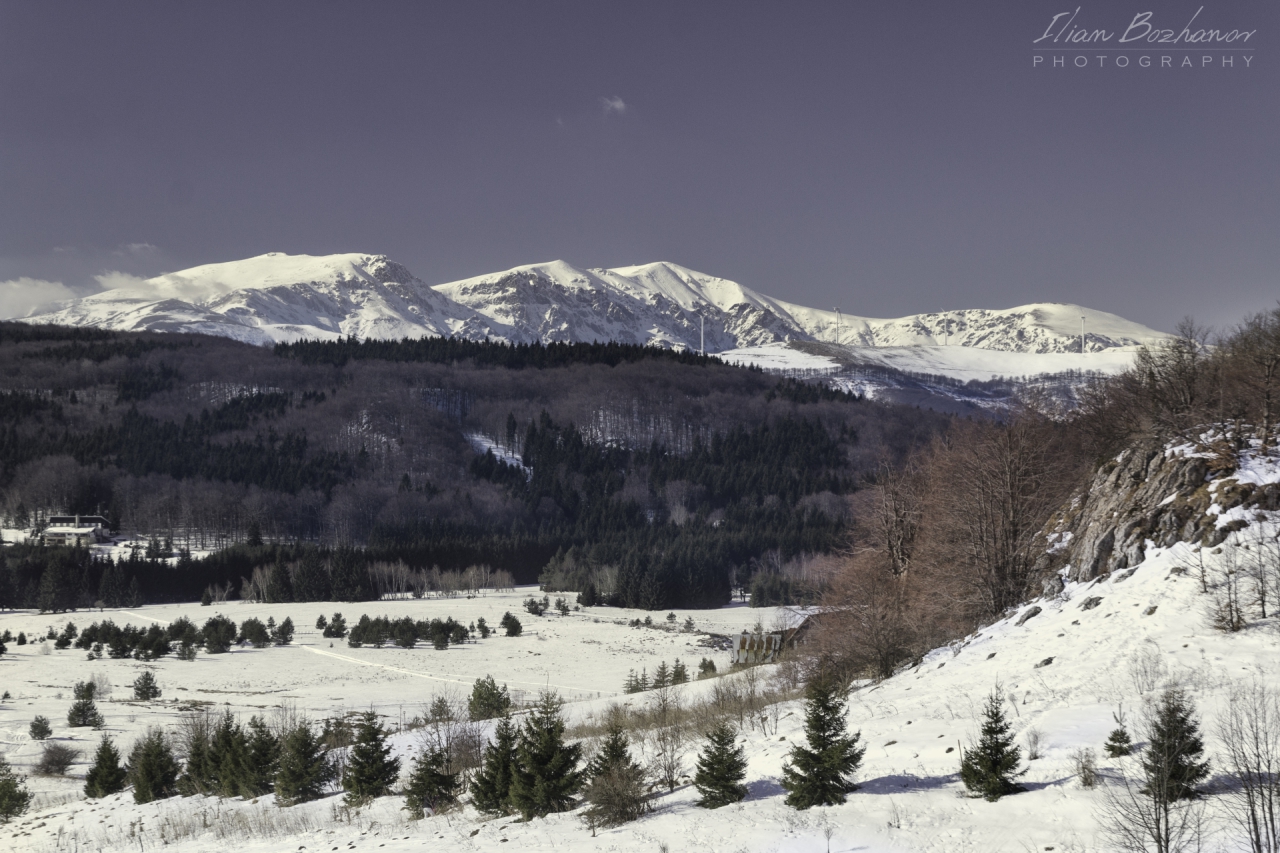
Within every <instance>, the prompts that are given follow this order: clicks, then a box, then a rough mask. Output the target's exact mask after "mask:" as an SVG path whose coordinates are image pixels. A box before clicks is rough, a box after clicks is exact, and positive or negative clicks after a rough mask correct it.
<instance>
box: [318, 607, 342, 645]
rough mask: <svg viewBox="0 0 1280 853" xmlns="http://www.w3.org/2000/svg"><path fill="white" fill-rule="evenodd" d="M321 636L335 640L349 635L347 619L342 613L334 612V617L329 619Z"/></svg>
mask: <svg viewBox="0 0 1280 853" xmlns="http://www.w3.org/2000/svg"><path fill="white" fill-rule="evenodd" d="M321 636H324V637H328V638H329V639H333V640H341V639H342V638H343V637H345V636H347V620H346V619H343V618H342V614H341V613H335V614H333V618H332V619H330V620H329V624H328V625H326V626H325V627H324V629H323V631H322V632H321Z"/></svg>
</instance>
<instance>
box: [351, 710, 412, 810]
mask: <svg viewBox="0 0 1280 853" xmlns="http://www.w3.org/2000/svg"><path fill="white" fill-rule="evenodd" d="M399 775H400V759H398V758H392V757H391V747H390V746H389V745H388V744H387V732H386V731H385V730H384V729H383V728H382V723H380V722H378V718H377V716H376V715H375V714H374V713H373V712H372V711H366V712H365V713H363V714H361V715H360V721H359V722H358V723H357V724H356V742H355V743H354V744H353V745H352V747H351V755H350V757H349V758H348V760H347V772H346V775H345V776H343V778H342V787H343V789H344V790H346V792H347V796H346V801H347V804H348V805H352V806H357V805H363V804H364V803H367V802H369V801H370V800H372V799H373V798H374V797H381V796H385V795H386V794H389V793H391V786H392V785H394V784H395V783H396V779H397V778H398V777H399Z"/></svg>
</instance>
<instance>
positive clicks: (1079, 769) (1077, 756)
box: [1071, 747, 1098, 788]
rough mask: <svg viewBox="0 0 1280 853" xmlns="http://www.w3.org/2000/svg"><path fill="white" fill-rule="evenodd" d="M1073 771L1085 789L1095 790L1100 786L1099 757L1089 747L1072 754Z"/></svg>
mask: <svg viewBox="0 0 1280 853" xmlns="http://www.w3.org/2000/svg"><path fill="white" fill-rule="evenodd" d="M1071 769H1072V770H1073V771H1074V772H1075V774H1076V778H1077V779H1079V780H1080V786H1081V787H1083V788H1094V787H1096V786H1097V784H1098V757H1097V755H1096V754H1095V753H1094V751H1093V750H1092V749H1090V748H1089V747H1082V748H1080V749H1077V750H1075V751H1074V752H1072V753H1071Z"/></svg>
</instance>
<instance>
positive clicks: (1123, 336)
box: [777, 302, 1167, 354]
mask: <svg viewBox="0 0 1280 853" xmlns="http://www.w3.org/2000/svg"><path fill="white" fill-rule="evenodd" d="M777 306H778V310H779V311H782V312H785V313H787V314H788V315H789V316H790V317H792V318H793V319H794V322H795V323H796V324H797V325H799V326H801V327H803V328H804V329H805V330H806V332H808V333H809V335H810V336H811V338H812V339H813V340H819V341H830V342H833V343H839V344H843V345H847V346H857V347H906V346H961V347H972V348H976V349H990V350H1003V351H1006V352H1026V353H1077V354H1078V353H1079V352H1080V330H1081V324H1080V321H1081V318H1084V321H1085V323H1084V332H1085V351H1086V352H1101V351H1103V350H1108V349H1114V348H1117V347H1138V346H1143V345H1149V344H1154V343H1156V342H1158V341H1160V340H1162V339H1164V338H1165V337H1167V336H1166V335H1164V334H1161V333H1160V332H1156V331H1154V330H1152V329H1148V328H1146V327H1145V326H1141V325H1139V324H1138V323H1134V322H1131V321H1129V320H1126V319H1124V318H1123V317H1119V316H1117V315H1115V314H1109V313H1107V312H1105V311H1095V310H1093V309H1091V308H1082V307H1081V306H1079V305H1069V304H1062V303H1048V302H1043V303H1036V304H1031V305H1020V306H1018V307H1016V308H1007V309H1004V310H998V311H997V310H986V309H966V310H960V311H944V312H939V313H932V314H914V315H911V316H908V317H899V318H897V319H891V320H876V319H871V318H868V317H855V316H850V315H847V314H845V315H841V316H840V317H839V318H837V316H836V314H835V312H834V311H820V310H817V309H813V308H804V307H802V306H798V305H790V304H789V303H785V302H778V303H777ZM837 323H838V327H837Z"/></svg>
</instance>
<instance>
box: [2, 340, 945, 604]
mask: <svg viewBox="0 0 1280 853" xmlns="http://www.w3.org/2000/svg"><path fill="white" fill-rule="evenodd" d="M0 368H2V374H0V375H2V376H3V379H2V380H0V383H2V388H0V390H2V391H3V393H0V489H2V490H3V491H2V494H0V513H2V514H3V521H4V526H6V527H8V528H11V529H12V528H18V529H32V528H39V527H40V526H41V525H42V524H43V523H44V520H45V519H46V518H48V517H49V516H50V515H52V514H65V513H82V514H103V515H106V516H107V517H108V518H109V519H110V520H111V522H112V524H113V526H114V527H115V529H116V530H117V531H119V532H121V533H138V534H141V535H143V536H145V537H148V538H149V537H153V536H154V537H155V538H156V539H157V541H159V542H161V543H163V542H171V543H172V544H173V549H174V550H173V551H172V552H170V551H169V550H168V549H167V548H166V549H165V553H166V554H168V553H174V554H177V553H179V552H180V551H183V550H191V551H195V552H197V553H200V552H208V551H216V550H219V549H226V548H228V547H230V546H232V545H235V544H237V543H240V544H244V545H246V547H245V548H240V549H238V550H236V551H235V552H232V553H234V554H236V555H237V556H236V557H235V558H234V559H233V560H230V561H227V560H224V561H223V563H222V564H220V565H222V566H223V568H222V569H221V570H220V571H221V572H222V575H224V576H218V573H217V572H214V575H210V574H209V570H207V569H201V570H200V571H196V570H195V569H194V568H192V565H193V564H190V563H187V562H185V561H184V567H183V569H182V570H181V571H182V573H183V576H182V577H172V578H171V577H167V576H166V575H165V574H164V573H165V571H168V570H166V569H163V568H160V567H159V566H160V565H162V564H157V567H156V568H153V569H148V570H146V571H142V570H141V569H140V568H137V564H136V561H135V568H134V569H130V570H128V571H127V572H126V575H127V577H123V578H122V579H121V581H120V586H121V587H122V588H123V589H124V590H126V591H127V590H128V588H129V586H130V581H131V580H132V579H133V578H136V579H137V580H138V582H139V584H140V585H141V588H140V592H139V595H140V596H141V597H142V598H143V599H149V598H152V597H164V598H168V599H174V598H182V597H184V596H186V597H193V596H194V597H198V596H199V595H200V592H201V591H202V590H203V588H204V586H205V585H207V584H210V583H214V582H217V581H222V582H236V581H238V580H239V578H240V577H241V576H246V577H247V576H248V575H249V574H251V573H252V570H253V568H254V567H255V566H258V565H266V564H275V563H276V562H277V561H284V562H290V561H294V562H296V561H297V560H300V559H301V556H300V555H301V554H302V553H303V550H299V549H300V548H302V546H312V547H318V548H321V549H323V550H322V559H323V561H324V562H325V564H326V566H327V565H328V564H329V563H330V562H332V559H331V558H332V554H331V549H333V548H336V547H340V546H341V547H349V548H352V549H355V551H354V552H353V553H356V554H357V555H358V556H357V557H356V559H358V560H363V561H392V562H394V561H404V562H405V563H406V564H407V565H408V566H409V567H410V568H411V569H419V568H421V569H429V568H430V567H432V566H439V567H441V568H443V569H461V568H464V567H466V566H469V565H474V564H486V565H488V566H490V567H492V568H493V569H504V570H507V571H510V572H511V573H512V574H513V575H514V576H515V577H516V579H517V580H518V581H521V582H531V581H533V580H535V579H537V578H538V577H539V575H540V574H541V573H542V572H543V570H544V569H545V568H546V567H547V566H548V563H553V564H554V565H553V569H556V570H557V571H560V574H559V575H558V578H559V582H561V583H563V582H567V581H569V580H572V582H573V583H585V582H586V580H587V579H590V580H591V581H592V582H593V583H594V584H595V586H596V590H597V592H598V593H599V594H600V596H601V598H602V599H604V600H607V601H616V602H617V603H621V604H630V605H639V606H646V607H666V606H671V605H672V604H674V603H676V602H680V603H684V604H686V605H688V606H696V605H704V604H713V603H719V602H723V601H724V600H726V599H727V597H728V595H729V589H730V583H731V580H732V579H733V578H734V577H735V573H736V579H737V582H739V583H745V582H746V580H747V575H749V574H750V572H751V571H752V570H753V566H755V565H758V564H759V562H760V558H761V557H762V555H765V554H766V553H767V554H770V555H771V556H772V558H773V559H774V560H775V562H776V561H777V560H788V559H792V558H795V557H797V556H799V555H803V554H820V553H824V552H828V551H830V550H831V549H833V548H834V547H835V546H836V545H837V543H838V542H839V540H840V536H841V530H842V525H843V524H844V522H845V521H846V513H847V506H848V499H847V498H848V496H849V495H850V494H851V493H852V492H854V491H855V490H857V489H858V488H859V486H860V484H863V483H865V481H866V479H867V477H868V476H869V474H870V472H872V471H873V470H874V468H875V466H876V465H877V464H878V463H879V462H880V461H881V460H884V459H888V460H891V461H894V460H899V459H901V458H902V457H903V456H904V454H905V453H906V452H908V451H909V450H910V449H912V448H914V447H916V446H918V445H920V444H921V443H923V442H925V441H927V440H928V439H929V438H930V437H931V436H933V435H934V434H936V433H937V432H938V430H939V429H940V428H941V427H942V426H943V425H944V424H945V422H946V421H945V419H944V418H942V417H941V416H938V415H935V414H932V413H929V412H922V411H920V410H917V409H914V408H905V407H892V406H885V405H882V404H877V403H872V402H868V401H865V400H862V399H859V398H856V397H853V396H850V395H847V394H843V393H839V392H833V391H830V390H823V389H819V388H816V387H812V386H806V385H801V384H798V383H795V382H792V381H787V382H782V383H779V381H778V380H777V379H776V378H773V377H769V376H766V375H764V374H762V373H760V372H758V371H753V370H748V369H743V368H737V367H732V366H729V365H726V364H723V363H720V362H719V361H718V360H716V359H714V358H708V357H703V356H698V355H694V354H691V353H677V352H671V351H667V350H660V349H654V348H645V347H634V346H622V345H617V344H600V345H595V344H564V345H562V344H553V345H549V346H542V345H532V346H517V347H511V346H507V345H504V344H487V343H476V342H464V341H450V340H446V339H434V340H431V341H404V342H400V343H396V342H386V341H381V342H374V343H360V342H357V341H355V340H346V341H337V342H333V343H326V344H320V343H302V344H294V345H281V346H279V347H276V348H275V349H274V350H271V349H265V348H260V347H254V346H249V345H245V344H240V343H237V342H234V341H230V340H226V339H221V338H211V337H201V336H185V335H184V336H177V335H162V334H154V333H142V334H126V333H111V332H102V331H99V330H92V329H64V328H58V327H31V326H24V325H20V324H12V323H10V324H0ZM259 540H260V541H261V542H262V545H261V546H259V545H258V544H257V543H258V542H259ZM284 546H287V548H285V550H284V551H280V548H282V547H284ZM6 550H7V551H8V556H9V560H8V562H9V563H10V564H11V565H10V567H9V572H10V577H9V579H8V582H7V583H6V588H7V589H8V593H7V598H8V602H7V603H9V604H22V605H26V606H31V605H34V604H35V603H36V602H35V601H34V600H28V599H31V597H32V596H33V595H37V594H38V591H39V588H40V581H39V577H40V571H41V570H39V568H38V566H37V564H36V563H31V562H30V561H29V560H26V559H25V558H23V557H22V556H21V554H22V549H6ZM153 550H154V549H153ZM570 553H572V559H571V560H570V562H572V563H573V565H574V566H575V567H576V568H575V569H574V571H573V572H571V573H570V575H564V572H563V571H562V570H563V569H564V567H565V557H566V556H567V555H569V554H570ZM32 559H34V558H32ZM67 559H69V560H71V562H72V563H76V564H77V565H81V563H82V561H78V560H76V559H72V558H70V557H68V558H67ZM86 559H87V558H86ZM41 560H42V561H43V562H47V561H48V560H47V557H42V558H41ZM43 562H40V565H43ZM22 566H27V568H23V567H22ZM174 571H178V570H176V569H175V570H174ZM68 572H69V575H70V576H72V577H73V578H75V579H76V584H79V585H80V587H82V589H81V591H80V593H78V596H79V598H78V600H83V599H85V598H88V597H94V596H96V595H97V585H96V584H100V580H99V581H97V582H95V581H93V580H92V579H90V578H89V577H87V576H86V577H83V578H82V577H81V576H82V575H85V572H86V569H85V568H84V566H83V565H81V567H80V568H79V569H73V568H72V567H71V566H70V564H68ZM89 574H92V575H93V576H94V577H96V578H100V576H101V574H102V571H101V567H98V568H97V569H95V570H94V571H92V572H90V573H89ZM197 576H199V577H200V578H201V580H200V581H199V583H198V584H196V583H195V581H194V579H195V578H196V577H197ZM188 577H189V578H191V579H192V582H191V583H188V582H187V580H186V579H187V578H188ZM113 583H114V581H113ZM73 585H74V584H73ZM90 587H93V590H90V589H89V588H90Z"/></svg>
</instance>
